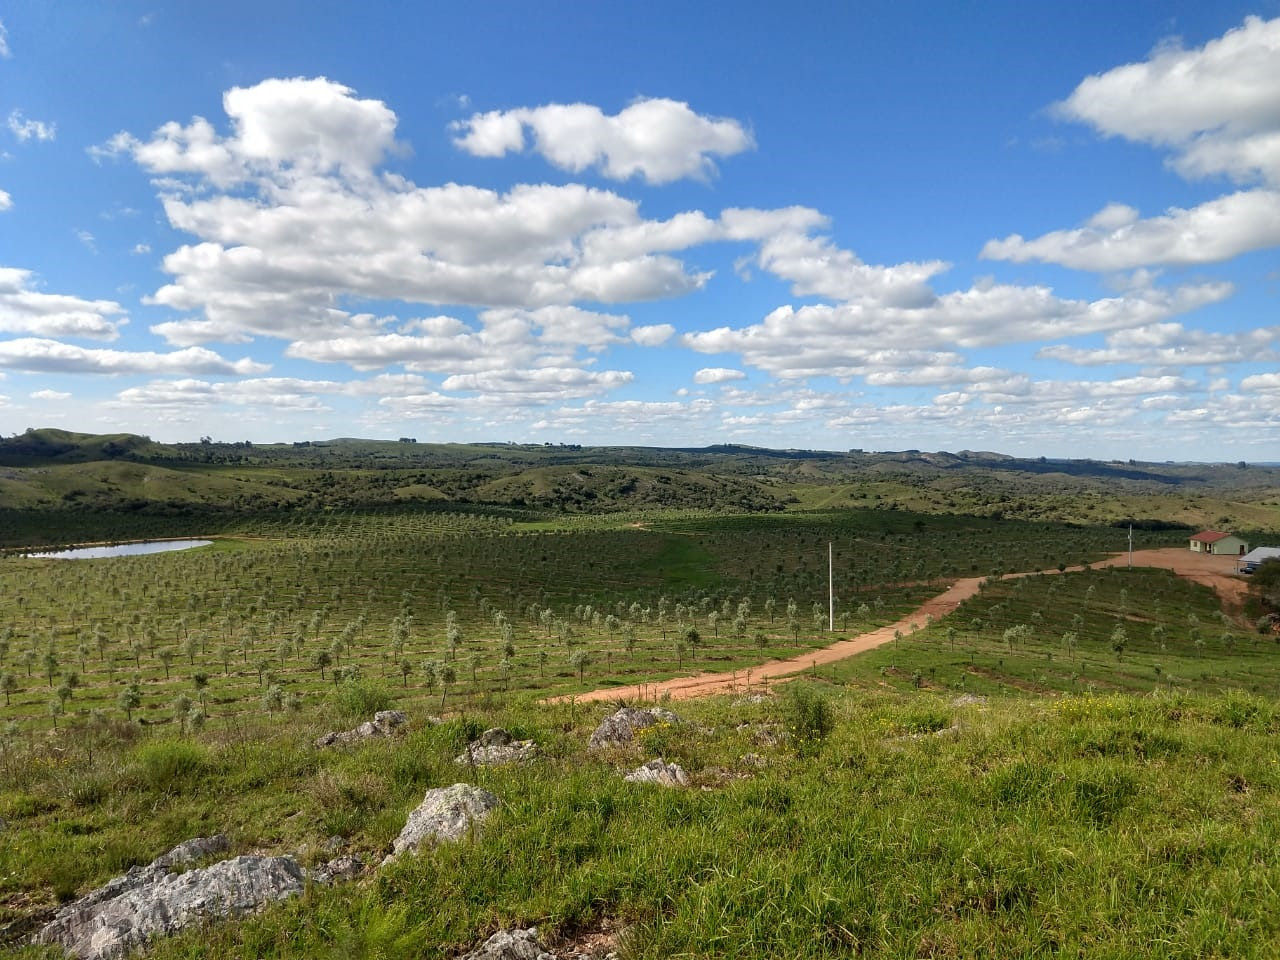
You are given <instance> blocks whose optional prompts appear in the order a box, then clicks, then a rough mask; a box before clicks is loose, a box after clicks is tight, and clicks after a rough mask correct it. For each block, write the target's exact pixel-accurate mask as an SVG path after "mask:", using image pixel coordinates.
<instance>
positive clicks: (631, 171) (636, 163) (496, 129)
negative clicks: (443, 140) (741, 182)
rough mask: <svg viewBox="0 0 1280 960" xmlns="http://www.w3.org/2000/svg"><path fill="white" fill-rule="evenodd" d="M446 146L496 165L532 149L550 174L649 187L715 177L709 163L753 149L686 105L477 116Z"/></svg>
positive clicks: (572, 107)
mask: <svg viewBox="0 0 1280 960" xmlns="http://www.w3.org/2000/svg"><path fill="white" fill-rule="evenodd" d="M453 130H454V133H455V134H456V136H455V139H454V143H455V144H457V145H458V146H459V147H460V148H461V149H463V150H466V151H467V152H468V153H471V154H473V155H475V156H481V157H500V156H503V155H504V154H506V153H512V152H519V151H521V150H523V149H524V148H525V137H526V131H527V132H528V133H529V134H531V135H532V138H533V149H534V150H535V151H536V152H537V153H539V154H541V155H542V156H543V157H544V158H545V159H546V160H547V161H548V162H549V163H551V164H552V165H553V166H556V167H559V168H560V169H562V170H568V171H571V172H573V173H581V172H582V171H584V170H587V169H591V168H595V169H598V170H599V171H600V172H601V173H602V174H603V175H604V176H606V177H608V178H610V179H612V180H627V179H630V178H631V177H633V176H637V175H638V176H640V177H642V178H643V179H644V180H646V181H647V182H649V183H655V184H659V183H670V182H671V181H673V180H680V179H683V178H685V177H702V178H705V177H707V176H710V175H711V174H713V173H714V172H715V161H714V160H713V159H712V158H713V157H726V156H732V155H733V154H736V153H741V152H742V151H744V150H748V149H751V147H752V146H754V144H753V142H752V138H751V134H750V133H749V132H748V131H747V129H746V128H745V127H743V126H742V124H740V123H739V122H738V121H736V120H732V119H728V118H721V117H708V116H704V115H702V114H699V113H696V112H695V111H694V110H693V109H692V108H691V107H690V106H689V105H688V104H687V103H684V102H681V101H678V100H668V99H664V98H649V99H641V100H637V101H636V102H635V103H633V104H631V105H630V106H629V107H626V108H625V109H623V110H621V111H619V112H618V113H616V114H614V115H613V116H609V115H608V114H606V113H604V111H602V110H601V109H600V108H599V107H597V106H594V105H592V104H588V103H553V104H547V105H545V106H541V107H522V108H519V109H515V110H505V111H503V110H495V111H491V112H489V113H477V114H475V115H473V116H472V117H470V118H469V119H467V120H462V121H458V122H457V123H456V124H454V127H453Z"/></svg>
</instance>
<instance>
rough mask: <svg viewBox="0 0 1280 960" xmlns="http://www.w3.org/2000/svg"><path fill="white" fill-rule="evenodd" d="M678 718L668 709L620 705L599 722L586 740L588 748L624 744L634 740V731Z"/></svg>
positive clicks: (603, 747)
mask: <svg viewBox="0 0 1280 960" xmlns="http://www.w3.org/2000/svg"><path fill="white" fill-rule="evenodd" d="M679 722H680V718H679V717H677V716H676V715H675V714H674V713H672V712H671V711H670V710H663V709H662V708H661V707H651V708H648V709H641V708H639V707H622V708H620V709H619V710H618V711H617V712H616V713H613V714H610V715H609V716H607V717H605V718H604V720H602V721H601V722H600V726H598V727H596V729H595V732H594V733H592V734H591V739H590V740H589V741H588V742H587V749H588V750H604V749H607V748H609V747H619V746H626V745H628V744H630V743H632V742H634V740H635V737H636V731H638V730H643V729H644V728H645V727H652V726H653V725H654V724H657V723H679Z"/></svg>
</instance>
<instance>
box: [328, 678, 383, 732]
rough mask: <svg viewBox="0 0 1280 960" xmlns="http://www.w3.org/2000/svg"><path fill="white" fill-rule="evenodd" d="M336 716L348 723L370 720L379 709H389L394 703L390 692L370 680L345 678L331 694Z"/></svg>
mask: <svg viewBox="0 0 1280 960" xmlns="http://www.w3.org/2000/svg"><path fill="white" fill-rule="evenodd" d="M332 700H333V705H334V708H335V709H336V710H337V712H338V716H339V717H341V718H342V719H343V720H344V721H347V722H350V723H359V722H361V721H363V720H372V719H373V715H374V714H375V713H377V712H378V711H379V710H389V709H390V708H391V704H392V703H394V700H393V699H392V696H391V692H390V691H389V690H388V689H387V688H386V687H385V686H383V685H382V684H380V683H376V682H374V681H372V680H361V679H356V680H345V681H343V682H342V683H340V684H338V686H337V688H336V689H335V690H334V692H333V695H332Z"/></svg>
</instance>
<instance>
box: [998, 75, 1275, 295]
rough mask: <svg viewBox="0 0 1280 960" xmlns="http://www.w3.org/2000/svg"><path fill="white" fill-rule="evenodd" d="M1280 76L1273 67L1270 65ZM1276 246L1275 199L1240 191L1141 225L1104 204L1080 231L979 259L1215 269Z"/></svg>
mask: <svg viewBox="0 0 1280 960" xmlns="http://www.w3.org/2000/svg"><path fill="white" fill-rule="evenodd" d="M1276 68H1277V70H1280V62H1278V63H1277V65H1276ZM1278 245H1280V191H1276V190H1265V189H1258V190H1242V191H1239V192H1236V193H1232V194H1228V195H1227V196H1224V197H1218V198H1217V199H1214V200H1209V201H1207V202H1205V203H1202V204H1200V205H1199V206H1196V207H1192V208H1190V209H1182V208H1179V207H1172V208H1170V209H1169V210H1167V211H1166V212H1165V213H1163V214H1161V215H1160V216H1156V217H1148V218H1147V219H1140V218H1139V216H1138V212H1137V211H1136V210H1134V209H1133V208H1132V207H1127V206H1124V205H1122V204H1111V205H1109V206H1107V207H1106V208H1104V209H1103V210H1101V211H1100V212H1099V213H1098V214H1096V215H1094V216H1093V217H1092V218H1090V220H1089V221H1088V222H1087V223H1086V224H1085V225H1084V226H1082V227H1077V228H1075V229H1071V230H1054V231H1052V232H1050V233H1046V234H1044V235H1043V236H1040V237H1036V238H1035V239H1033V240H1025V239H1023V238H1022V237H1021V236H1019V235H1018V234H1016V233H1015V234H1013V235H1011V236H1008V237H1005V238H1004V239H1003V240H989V241H987V243H986V245H985V246H983V248H982V254H981V255H982V256H983V257H985V258H987V259H990V260H1012V261H1014V262H1016V263H1025V262H1026V261H1028V260H1040V261H1043V262H1045V263H1058V264H1062V265H1063V266H1065V267H1072V268H1074V269H1077V270H1093V271H1098V272H1106V271H1110V270H1128V269H1132V268H1134V267H1140V266H1144V265H1147V264H1171V265H1178V266H1186V265H1192V264H1203V263H1217V262H1219V261H1222V260H1230V259H1231V258H1233V257H1236V256H1239V255H1240V254H1242V253H1248V252H1249V251H1250V250H1259V249H1264V248H1267V247H1274V246H1278Z"/></svg>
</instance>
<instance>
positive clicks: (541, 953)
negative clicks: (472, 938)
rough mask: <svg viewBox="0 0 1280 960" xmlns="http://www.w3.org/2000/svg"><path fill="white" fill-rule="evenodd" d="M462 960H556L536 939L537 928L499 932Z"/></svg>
mask: <svg viewBox="0 0 1280 960" xmlns="http://www.w3.org/2000/svg"><path fill="white" fill-rule="evenodd" d="M462 960H557V958H556V955H555V954H554V953H551V952H549V951H548V950H547V949H546V947H544V946H543V945H542V941H541V940H539V939H538V928H537V927H530V928H529V929H527V930H499V931H498V932H497V933H495V934H494V935H493V936H492V937H490V938H489V939H488V940H486V941H485V942H484V943H482V944H481V945H480V946H478V947H476V948H475V949H474V950H472V951H471V952H470V953H468V954H465V955H463V957H462Z"/></svg>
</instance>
